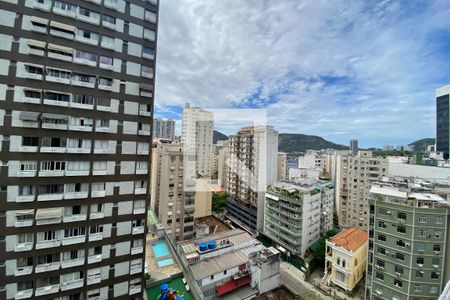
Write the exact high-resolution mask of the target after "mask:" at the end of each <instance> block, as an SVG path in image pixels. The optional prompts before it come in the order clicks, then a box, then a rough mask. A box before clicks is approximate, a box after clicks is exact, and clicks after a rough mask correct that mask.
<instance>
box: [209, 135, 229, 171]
mask: <svg viewBox="0 0 450 300" xmlns="http://www.w3.org/2000/svg"><path fill="white" fill-rule="evenodd" d="M227 147H228V140H227V141H218V142H217V144H214V145H213V153H212V155H211V179H219V172H223V163H224V161H220V160H221V159H222V160H223V159H224V156H223V151H221V150H223V149H226V148H227ZM221 153H222V156H221ZM219 167H220V168H222V170H221V171H219ZM222 175H223V174H222Z"/></svg>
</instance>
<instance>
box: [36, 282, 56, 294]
mask: <svg viewBox="0 0 450 300" xmlns="http://www.w3.org/2000/svg"><path fill="white" fill-rule="evenodd" d="M57 292H59V284H53V285H48V286H44V287H40V288H37V289H36V293H35V294H36V296H42V295H48V294H53V293H57Z"/></svg>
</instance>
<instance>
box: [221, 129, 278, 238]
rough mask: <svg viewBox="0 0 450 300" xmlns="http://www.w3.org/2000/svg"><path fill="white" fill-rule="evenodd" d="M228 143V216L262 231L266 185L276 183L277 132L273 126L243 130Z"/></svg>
mask: <svg viewBox="0 0 450 300" xmlns="http://www.w3.org/2000/svg"><path fill="white" fill-rule="evenodd" d="M228 143H229V144H228V145H229V146H228V147H229V149H228V150H229V151H228V155H229V158H228V160H227V161H228V162H229V165H228V174H227V176H228V178H227V193H228V195H229V198H228V199H227V209H228V212H229V215H230V216H231V218H233V219H234V220H236V221H238V222H240V223H241V224H243V225H245V226H247V227H249V228H250V229H253V230H262V227H263V224H264V221H263V220H264V194H265V191H266V185H268V184H271V183H272V182H274V181H276V179H277V153H278V132H277V131H275V130H274V129H273V127H271V126H250V127H243V128H241V130H239V132H238V133H237V134H235V135H232V136H230V139H229V141H228Z"/></svg>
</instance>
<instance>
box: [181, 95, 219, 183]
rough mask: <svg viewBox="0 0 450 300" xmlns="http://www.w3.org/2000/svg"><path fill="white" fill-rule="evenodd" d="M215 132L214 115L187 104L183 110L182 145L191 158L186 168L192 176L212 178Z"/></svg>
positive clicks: (187, 161)
mask: <svg viewBox="0 0 450 300" xmlns="http://www.w3.org/2000/svg"><path fill="white" fill-rule="evenodd" d="M213 131H214V115H213V113H212V112H209V111H207V110H204V109H201V108H199V107H191V106H190V104H189V103H186V105H185V106H184V110H183V122H182V128H181V143H182V144H183V145H184V147H185V149H184V152H185V155H186V156H189V159H188V160H186V165H185V166H186V172H188V173H189V174H190V176H194V177H195V176H196V174H199V175H200V176H207V177H210V176H211V156H212V153H213Z"/></svg>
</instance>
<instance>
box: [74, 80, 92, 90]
mask: <svg viewBox="0 0 450 300" xmlns="http://www.w3.org/2000/svg"><path fill="white" fill-rule="evenodd" d="M72 85H77V86H82V87H87V88H95V81H94V82H90V81H81V80H78V79H75V78H72Z"/></svg>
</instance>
